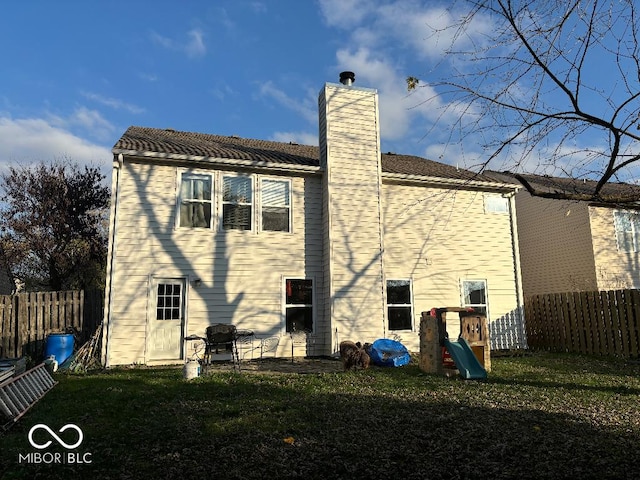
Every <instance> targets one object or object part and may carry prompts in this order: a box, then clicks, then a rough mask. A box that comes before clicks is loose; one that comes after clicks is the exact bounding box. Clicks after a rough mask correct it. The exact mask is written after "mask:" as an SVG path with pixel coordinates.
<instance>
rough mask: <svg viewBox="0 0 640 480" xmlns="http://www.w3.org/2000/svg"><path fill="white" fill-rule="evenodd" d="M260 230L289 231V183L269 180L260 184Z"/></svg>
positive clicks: (263, 180) (264, 180) (264, 179)
mask: <svg viewBox="0 0 640 480" xmlns="http://www.w3.org/2000/svg"><path fill="white" fill-rule="evenodd" d="M260 206H261V210H262V230H268V231H275V232H289V231H291V182H289V180H270V179H266V178H263V179H262V180H261V182H260Z"/></svg>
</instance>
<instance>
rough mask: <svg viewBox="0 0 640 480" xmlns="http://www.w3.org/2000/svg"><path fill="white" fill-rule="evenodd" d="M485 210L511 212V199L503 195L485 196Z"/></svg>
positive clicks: (489, 211)
mask: <svg viewBox="0 0 640 480" xmlns="http://www.w3.org/2000/svg"><path fill="white" fill-rule="evenodd" d="M484 211H485V212H487V213H509V199H508V198H506V197H503V196H502V195H496V194H487V195H485V196H484Z"/></svg>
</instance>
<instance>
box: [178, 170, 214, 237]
mask: <svg viewBox="0 0 640 480" xmlns="http://www.w3.org/2000/svg"><path fill="white" fill-rule="evenodd" d="M211 193H212V180H211V175H195V174H190V173H189V174H187V173H184V174H182V178H181V180H180V200H179V203H180V211H179V212H178V215H179V222H178V225H179V226H181V227H187V228H211V212H212V210H213V208H212V198H213V196H212V194H211Z"/></svg>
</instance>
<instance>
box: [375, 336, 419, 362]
mask: <svg viewBox="0 0 640 480" xmlns="http://www.w3.org/2000/svg"><path fill="white" fill-rule="evenodd" d="M369 356H370V357H371V361H372V362H373V363H374V364H375V365H378V366H380V367H402V366H403V365H406V364H407V363H409V362H410V361H411V354H410V353H409V350H407V347H405V346H404V345H402V344H401V343H400V342H398V341H396V340H391V339H389V338H380V339H378V340H376V341H375V342H373V343H372V344H371V349H370V351H369Z"/></svg>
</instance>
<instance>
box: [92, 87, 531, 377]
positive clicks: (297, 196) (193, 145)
mask: <svg viewBox="0 0 640 480" xmlns="http://www.w3.org/2000/svg"><path fill="white" fill-rule="evenodd" d="M345 83H346V84H326V85H325V86H324V87H323V88H322V90H321V92H320V95H319V102H318V103H319V134H320V138H319V145H320V146H319V147H313V146H303V145H297V144H293V143H281V142H271V141H264V140H251V139H244V138H239V137H226V136H218V135H209V134H202V133H191V132H180V131H175V130H170V129H166V130H163V129H155V128H143V127H130V128H129V129H128V130H127V131H126V132H125V133H124V134H123V136H122V137H121V138H120V140H118V142H117V143H116V145H115V146H114V148H113V154H114V164H113V167H114V168H113V183H112V203H111V220H110V242H109V254H108V269H107V288H106V304H105V307H106V308H105V329H104V332H105V333H104V338H103V361H104V364H105V365H106V366H111V365H117V364H129V363H142V364H160V363H178V362H182V361H184V358H185V356H188V355H190V354H191V352H190V351H189V348H190V347H189V342H186V341H185V337H186V336H188V335H191V334H197V335H203V334H204V331H205V328H206V327H207V326H208V325H210V324H212V323H218V322H222V323H233V324H235V325H237V326H238V328H243V329H250V330H252V331H253V332H254V333H255V337H254V339H253V340H252V341H253V343H252V344H250V345H245V344H243V345H242V348H243V352H241V354H242V355H251V354H252V353H251V352H252V350H251V348H254V349H256V348H258V347H259V345H260V339H264V338H276V339H277V342H276V343H277V349H276V351H275V354H276V355H280V356H285V355H291V354H292V347H293V348H294V351H295V354H296V355H306V354H311V355H330V354H334V353H335V352H336V351H337V345H338V343H339V342H340V341H342V340H347V339H350V340H354V341H356V340H359V341H363V342H365V341H369V342H370V341H373V340H375V339H377V338H382V337H392V338H398V339H400V340H401V341H402V342H403V343H404V344H405V345H406V346H407V347H408V348H409V349H412V350H414V351H417V350H418V344H419V342H418V341H419V338H418V337H419V335H418V331H419V322H420V314H421V312H422V311H426V310H430V309H431V308H432V307H440V306H475V307H480V308H484V309H486V310H487V312H488V316H489V319H490V321H491V324H490V328H491V330H492V340H493V346H494V348H496V347H504V348H507V347H512V346H516V345H519V344H522V342H523V337H522V331H521V322H520V311H521V307H522V294H521V289H520V278H519V276H520V268H519V265H518V254H517V242H516V240H515V239H516V237H515V235H514V232H515V215H514V200H513V195H514V193H515V191H516V187H515V185H509V184H505V183H504V182H497V181H494V180H492V179H491V178H488V177H485V176H482V175H477V174H474V173H472V172H469V171H465V170H461V169H457V168H455V167H452V166H449V165H445V164H441V163H437V162H433V161H430V160H426V159H423V158H419V157H415V156H408V155H396V154H391V153H387V154H382V153H381V152H380V132H379V118H378V95H377V92H376V91H375V90H372V89H368V88H359V87H355V86H352V85H351V84H350V82H348V81H347V82H345ZM449 328H450V334H451V335H457V328H458V326H457V325H450V326H449ZM294 330H296V331H300V330H308V331H309V332H311V334H310V335H309V336H308V338H307V341H306V342H303V343H300V344H297V343H295V336H294V335H291V333H292V332H293V331H294ZM292 342H294V344H293V345H292ZM257 351H259V350H253V353H254V354H255V353H256V352H257Z"/></svg>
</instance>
